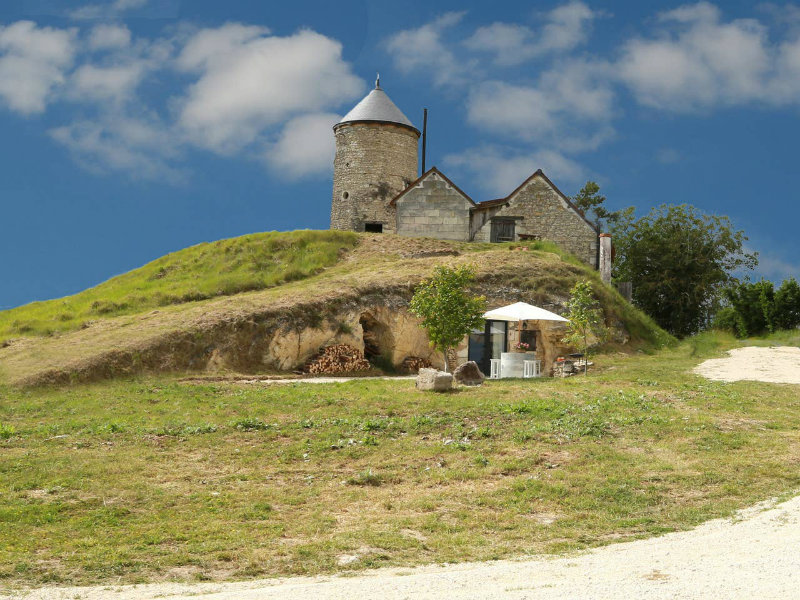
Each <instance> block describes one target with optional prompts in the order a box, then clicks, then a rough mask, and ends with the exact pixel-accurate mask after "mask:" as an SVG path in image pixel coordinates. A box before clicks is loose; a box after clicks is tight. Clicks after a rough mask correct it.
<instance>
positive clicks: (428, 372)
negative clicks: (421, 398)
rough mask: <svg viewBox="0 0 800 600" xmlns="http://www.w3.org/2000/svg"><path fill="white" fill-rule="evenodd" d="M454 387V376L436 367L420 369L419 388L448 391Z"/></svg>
mask: <svg viewBox="0 0 800 600" xmlns="http://www.w3.org/2000/svg"><path fill="white" fill-rule="evenodd" d="M452 388H453V376H452V375H451V374H450V373H445V372H444V371H437V370H436V369H420V370H419V375H417V389H418V390H432V391H434V392H446V391H448V390H450V389H452Z"/></svg>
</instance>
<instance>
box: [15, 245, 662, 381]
mask: <svg viewBox="0 0 800 600" xmlns="http://www.w3.org/2000/svg"><path fill="white" fill-rule="evenodd" d="M464 264H469V265H472V266H473V267H474V268H475V271H476V275H477V277H476V285H475V292H477V293H481V294H484V295H485V296H486V297H487V298H489V299H490V301H491V302H492V303H494V304H495V305H499V304H501V303H511V302H517V301H520V300H522V301H526V302H531V303H534V304H539V305H544V306H549V307H551V308H554V309H555V310H557V311H558V310H560V309H559V308H558V307H563V305H564V302H565V300H566V299H567V298H568V295H569V290H570V288H571V287H572V286H573V285H574V284H575V283H576V282H577V281H580V280H586V279H588V280H590V281H592V283H593V287H594V289H595V292H596V295H597V297H598V299H599V300H600V302H601V304H602V306H603V308H604V311H605V316H606V320H607V321H608V323H609V324H610V325H614V326H617V327H618V329H619V330H624V331H626V332H627V334H628V335H629V336H630V342H629V343H627V344H623V345H622V346H623V347H621V348H620V349H637V348H643V349H649V348H658V347H662V346H664V345H665V344H669V343H670V342H672V341H674V340H673V338H671V336H669V335H668V334H666V333H665V332H664V331H663V330H661V329H660V328H659V327H658V326H656V325H655V323H653V321H652V320H651V319H649V318H648V317H647V316H646V315H644V314H642V313H641V312H640V311H638V310H636V309H635V308H633V307H632V306H631V305H630V304H628V303H627V302H625V301H624V300H623V299H622V297H621V296H620V295H619V294H618V293H617V292H616V291H615V290H614V289H613V288H611V287H610V286H607V285H605V284H603V283H602V282H601V281H600V278H599V276H598V274H597V272H596V271H594V270H592V269H591V268H590V267H588V266H587V265H585V264H583V263H581V262H580V261H578V260H577V259H576V258H575V257H573V256H571V255H569V254H567V253H564V252H562V251H560V250H559V249H558V248H557V247H555V246H554V245H552V244H550V243H547V242H531V243H529V244H471V243H464V242H449V241H441V240H431V239H419V238H402V237H399V236H387V235H368V234H355V233H349V232H331V231H301V232H291V233H267V234H256V235H250V236H244V237H241V238H236V239H231V240H224V241H220V242H215V243H212V244H202V245H199V246H194V247H192V248H188V249H186V250H183V251H180V252H176V253H174V254H170V255H168V256H166V257H164V258H162V259H159V260H157V261H154V262H152V263H150V264H148V265H146V266H144V267H142V268H141V269H137V270H135V271H131V272H130V273H128V274H125V275H121V276H119V277H116V278H114V279H112V280H109V281H108V282H106V283H103V284H101V285H99V286H97V287H95V288H92V289H90V290H87V291H85V292H83V293H81V294H77V295H75V296H72V297H69V298H64V299H60V300H52V301H48V302H39V303H34V304H30V305H28V306H23V307H20V308H16V309H13V310H10V311H6V312H2V313H0V381H5V382H7V383H14V384H23V385H38V384H42V383H65V382H74V381H88V380H97V379H107V378H114V377H118V376H120V375H125V374H131V373H142V372H154V371H160V372H164V371H175V372H181V371H184V372H185V371H198V370H201V371H202V370H204V369H206V368H207V365H208V364H209V360H210V358H209V357H210V356H211V355H212V354H213V353H215V352H216V353H218V355H224V356H225V357H226V358H225V365H226V366H225V368H226V369H233V370H235V371H237V372H241V373H245V372H248V373H252V372H264V370H265V368H266V367H265V366H264V365H265V363H264V357H265V356H267V355H268V354H269V352H271V350H270V348H269V344H270V343H271V340H273V339H276V340H279V339H283V338H285V337H286V335H287V333H291V332H300V331H302V330H303V329H304V328H309V327H310V328H317V327H319V325H320V324H322V323H324V322H327V323H340V324H341V323H342V322H343V319H344V318H346V315H347V314H350V313H352V312H353V311H356V310H369V309H370V307H376V306H384V307H386V306H392V307H395V308H397V309H402V308H403V307H405V306H407V303H408V300H409V299H410V297H411V294H412V293H413V289H414V287H415V286H416V285H417V284H418V283H419V282H420V281H421V280H422V279H423V278H425V277H427V276H428V275H430V274H431V272H432V271H433V269H434V267H436V266H437V265H449V266H458V265H464ZM287 328H288V329H287ZM295 335H296V333H295ZM12 338H13V339H12ZM3 340H5V342H3Z"/></svg>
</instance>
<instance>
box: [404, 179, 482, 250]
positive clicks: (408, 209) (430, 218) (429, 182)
mask: <svg viewBox="0 0 800 600" xmlns="http://www.w3.org/2000/svg"><path fill="white" fill-rule="evenodd" d="M472 206H473V204H472V202H470V201H469V200H468V199H467V198H465V197H464V195H463V194H462V193H460V192H459V191H458V190H456V189H454V188H453V187H452V186H451V185H450V184H449V183H447V181H446V180H445V179H444V178H443V177H442V176H440V175H439V174H438V173H435V172H434V173H431V174H430V175H428V176H427V177H425V179H423V180H422V181H421V182H419V184H417V185H416V186H415V187H414V188H413V189H411V190H409V191H408V192H406V193H405V194H404V195H403V196H402V197H401V198H399V199H398V200H397V207H396V208H397V233H398V234H399V235H405V236H409V237H432V238H438V239H442V240H461V241H465V242H466V241H469V239H470V212H469V209H470V208H471V207H472Z"/></svg>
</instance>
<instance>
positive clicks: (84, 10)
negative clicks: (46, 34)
mask: <svg viewBox="0 0 800 600" xmlns="http://www.w3.org/2000/svg"><path fill="white" fill-rule="evenodd" d="M148 2H149V0H115V1H114V2H109V3H106V4H88V5H86V6H81V7H80V8H76V9H74V10H70V11H68V12H67V15H68V16H69V18H71V19H74V20H76V21H85V20H94V19H113V18H115V17H118V16H119V15H121V14H122V13H125V12H127V11H129V10H134V9H137V8H143V7H145V6H146V5H147V3H148Z"/></svg>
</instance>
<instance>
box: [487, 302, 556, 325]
mask: <svg viewBox="0 0 800 600" xmlns="http://www.w3.org/2000/svg"><path fill="white" fill-rule="evenodd" d="M483 318H484V319H489V320H491V321H566V322H569V319H565V318H564V317H562V316H560V315H557V314H556V313H553V312H550V311H549V310H545V309H543V308H539V307H538V306H534V305H533V304H528V303H527V302H515V303H514V304H509V305H508V306H502V307H500V308H495V309H494V310H490V311H489V312H486V313H484V314H483Z"/></svg>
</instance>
